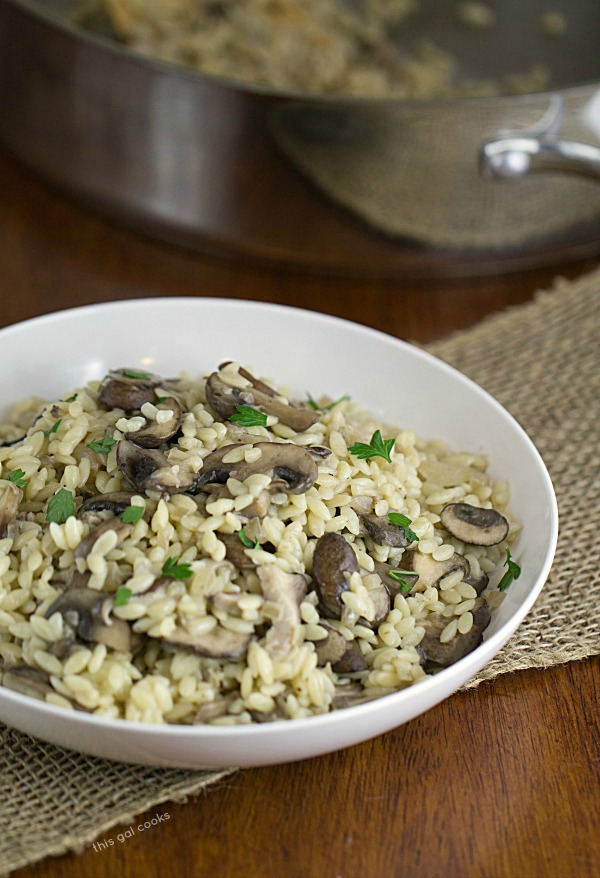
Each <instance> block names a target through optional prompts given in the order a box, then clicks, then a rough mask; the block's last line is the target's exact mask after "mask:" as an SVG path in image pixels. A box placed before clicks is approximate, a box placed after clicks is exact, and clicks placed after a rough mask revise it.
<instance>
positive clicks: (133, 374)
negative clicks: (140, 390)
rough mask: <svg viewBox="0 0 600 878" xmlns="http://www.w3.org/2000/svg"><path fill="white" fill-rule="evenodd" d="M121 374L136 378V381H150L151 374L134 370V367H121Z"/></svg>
mask: <svg viewBox="0 0 600 878" xmlns="http://www.w3.org/2000/svg"><path fill="white" fill-rule="evenodd" d="M121 374H122V375H124V376H125V378H137V380H138V381H151V380H152V375H150V373H149V372H136V371H135V369H123V371H122V373H121Z"/></svg>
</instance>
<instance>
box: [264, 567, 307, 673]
mask: <svg viewBox="0 0 600 878" xmlns="http://www.w3.org/2000/svg"><path fill="white" fill-rule="evenodd" d="M256 572H257V574H258V578H259V580H260V585H261V588H262V592H263V595H264V596H265V598H266V600H268V601H270V602H272V603H273V604H275V605H276V606H277V607H278V611H279V612H278V615H277V617H276V618H275V619H273V620H272V623H271V627H270V628H269V629H268V631H267V633H266V635H265V650H266V651H267V652H268V654H269V655H270V657H271V658H272V659H273V660H274V661H278V660H280V659H283V658H284V657H285V656H286V655H287V654H288V653H289V651H290V649H291V648H292V647H293V646H296V645H297V644H298V643H299V641H300V636H301V630H302V629H301V627H300V610H299V609H298V592H297V580H296V576H297V574H293V573H286V572H285V571H284V570H282V569H281V568H280V567H277V566H276V565H275V564H264V565H262V566H261V567H258V568H257V570H256Z"/></svg>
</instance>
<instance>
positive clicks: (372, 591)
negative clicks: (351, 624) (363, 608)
mask: <svg viewBox="0 0 600 878" xmlns="http://www.w3.org/2000/svg"><path fill="white" fill-rule="evenodd" d="M363 585H364V586H365V588H366V589H367V591H368V592H369V597H370V598H371V602H372V604H373V607H374V609H375V615H374V616H373V618H372V619H364V618H362V617H361V622H362V624H363V625H366V626H367V627H368V628H373V629H375V628H377V626H378V625H380V624H381V623H382V622H383V620H384V619H385V617H386V616H387V614H388V613H389V611H390V603H391V602H390V594H389V592H388V590H387V588H386V587H385V585H384V583H383V582H381V583H380V584H379V585H370V584H369V578H364V579H363Z"/></svg>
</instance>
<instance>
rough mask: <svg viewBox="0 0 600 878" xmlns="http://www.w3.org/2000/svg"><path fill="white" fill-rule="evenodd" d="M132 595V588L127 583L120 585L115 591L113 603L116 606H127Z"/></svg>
mask: <svg viewBox="0 0 600 878" xmlns="http://www.w3.org/2000/svg"><path fill="white" fill-rule="evenodd" d="M130 597H131V589H130V588H127V586H126V585H120V586H119V588H118V589H117V590H116V592H115V599H114V601H113V604H114V606H115V607H125V606H127V604H128V603H129V598H130Z"/></svg>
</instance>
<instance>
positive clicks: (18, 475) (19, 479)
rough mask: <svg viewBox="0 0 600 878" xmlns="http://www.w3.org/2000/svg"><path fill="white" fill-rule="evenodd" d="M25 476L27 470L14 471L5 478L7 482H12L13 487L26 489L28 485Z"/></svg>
mask: <svg viewBox="0 0 600 878" xmlns="http://www.w3.org/2000/svg"><path fill="white" fill-rule="evenodd" d="M24 475H25V470H23V469H14V470H12V471H11V472H9V473H8V474H7V475H6V476H5V478H6V479H7V481H9V482H12V483H13V485H16V486H17V488H24V487H25V485H26V484H27V482H26V481H25V479H24V478H23V476H24Z"/></svg>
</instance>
